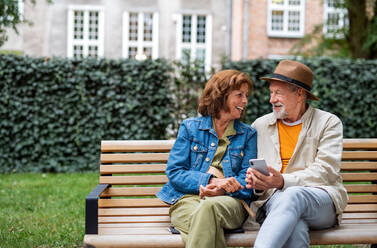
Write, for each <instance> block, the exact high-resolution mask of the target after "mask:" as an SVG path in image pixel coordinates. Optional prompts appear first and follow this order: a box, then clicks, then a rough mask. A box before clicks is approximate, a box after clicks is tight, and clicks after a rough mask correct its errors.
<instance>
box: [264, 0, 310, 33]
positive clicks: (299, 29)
mask: <svg viewBox="0 0 377 248" xmlns="http://www.w3.org/2000/svg"><path fill="white" fill-rule="evenodd" d="M304 31H305V0H268V13H267V34H268V36H270V37H288V38H300V37H303V36H304Z"/></svg>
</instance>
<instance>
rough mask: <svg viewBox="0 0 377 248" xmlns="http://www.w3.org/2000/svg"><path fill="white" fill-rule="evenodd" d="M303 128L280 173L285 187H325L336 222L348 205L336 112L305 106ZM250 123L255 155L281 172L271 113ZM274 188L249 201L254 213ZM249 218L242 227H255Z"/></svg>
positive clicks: (275, 130) (339, 129)
mask: <svg viewBox="0 0 377 248" xmlns="http://www.w3.org/2000/svg"><path fill="white" fill-rule="evenodd" d="M301 121H302V130H301V132H300V135H299V138H298V141H297V145H296V148H295V150H294V152H293V155H292V158H291V160H290V161H289V163H288V166H287V168H286V170H285V173H284V174H283V178H284V186H283V189H282V190H284V189H286V188H288V187H290V186H311V187H318V188H322V189H324V190H326V191H327V192H328V194H329V195H330V197H331V199H332V200H333V202H334V206H335V208H336V213H337V214H338V221H339V223H340V220H341V214H342V212H343V210H344V208H345V207H346V205H347V201H348V196H347V191H346V189H345V188H344V186H343V184H342V178H341V176H340V173H339V171H340V165H341V157H342V150H343V126H342V122H341V121H340V119H339V118H338V117H336V116H335V115H333V114H331V113H328V112H325V111H322V110H319V109H315V108H312V107H311V106H309V107H308V109H307V110H306V112H305V114H304V115H303V116H302V118H301ZM252 126H253V127H254V128H255V129H256V130H257V133H258V158H264V159H265V160H266V162H267V164H268V165H269V166H272V167H273V168H274V169H276V170H278V171H280V170H281V167H282V162H281V158H280V145H279V134H278V128H277V120H276V117H275V116H274V114H273V113H270V114H267V115H265V116H262V117H260V118H258V119H257V120H256V121H255V122H254V123H253V124H252ZM274 191H275V190H274V189H270V190H267V191H265V192H264V193H263V194H262V196H261V197H260V198H259V199H258V200H257V201H254V202H252V203H251V206H250V207H251V209H252V210H253V211H254V212H257V210H258V208H259V207H261V206H262V205H263V204H264V203H265V202H266V201H267V199H268V198H269V197H270V196H271V195H272V194H273V192H274ZM255 227H256V223H255V220H254V219H252V217H249V219H248V220H247V221H246V223H245V225H244V228H245V229H249V230H250V229H255Z"/></svg>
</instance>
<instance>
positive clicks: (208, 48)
mask: <svg viewBox="0 0 377 248" xmlns="http://www.w3.org/2000/svg"><path fill="white" fill-rule="evenodd" d="M186 15H189V16H191V42H190V43H184V42H182V31H183V28H182V25H183V16H186ZM198 16H205V17H206V27H205V32H206V33H205V43H204V44H200V43H199V44H198V43H197V41H196V36H197V20H198ZM175 18H176V52H175V54H176V59H177V60H181V59H182V55H183V53H182V49H184V48H189V49H190V58H191V59H192V60H194V59H195V58H196V49H197V48H204V49H205V58H204V63H205V69H206V70H207V71H209V69H210V67H211V63H212V15H210V14H206V13H203V14H202V13H195V14H194V13H182V14H177V15H175Z"/></svg>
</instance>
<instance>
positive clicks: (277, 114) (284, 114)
mask: <svg viewBox="0 0 377 248" xmlns="http://www.w3.org/2000/svg"><path fill="white" fill-rule="evenodd" d="M272 111H273V112H274V115H275V118H276V119H281V120H284V119H285V118H286V117H287V112H285V108H284V106H283V107H282V109H281V111H280V112H276V111H275V110H274V106H272Z"/></svg>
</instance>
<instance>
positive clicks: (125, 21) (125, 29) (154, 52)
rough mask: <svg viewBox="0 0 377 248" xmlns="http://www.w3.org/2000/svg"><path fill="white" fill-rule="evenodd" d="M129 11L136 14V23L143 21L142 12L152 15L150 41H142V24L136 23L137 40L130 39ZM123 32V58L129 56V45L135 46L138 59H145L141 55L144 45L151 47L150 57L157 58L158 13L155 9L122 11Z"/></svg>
mask: <svg viewBox="0 0 377 248" xmlns="http://www.w3.org/2000/svg"><path fill="white" fill-rule="evenodd" d="M130 13H137V14H138V24H143V23H144V14H145V13H151V14H152V15H153V17H152V20H153V24H152V30H153V31H152V41H144V40H143V38H144V37H143V35H144V25H138V32H137V34H138V35H137V41H130V40H129V39H128V37H129V18H130ZM122 19H123V23H122V27H123V32H122V56H123V58H128V57H129V51H128V50H129V47H130V46H132V47H135V46H136V47H137V53H136V54H137V55H136V56H138V57H137V58H135V59H138V60H143V59H146V58H144V57H143V52H144V48H145V47H152V59H157V58H158V56H159V13H158V12H157V11H148V10H142V11H140V10H135V11H125V12H123V18H122Z"/></svg>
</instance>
